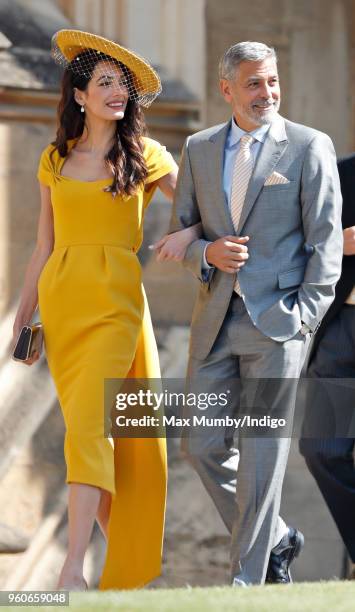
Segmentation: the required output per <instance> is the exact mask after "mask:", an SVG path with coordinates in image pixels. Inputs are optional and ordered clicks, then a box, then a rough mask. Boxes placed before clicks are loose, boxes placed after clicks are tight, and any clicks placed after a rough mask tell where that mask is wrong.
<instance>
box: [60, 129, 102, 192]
mask: <svg viewBox="0 0 355 612" xmlns="http://www.w3.org/2000/svg"><path fill="white" fill-rule="evenodd" d="M77 140H78V138H71V139H69V140H67V145H68V147H69V151H68V153H67V155H66V156H65V157H63V158H62V159H61V160H60V163H59V168H58V176H59V177H60V178H63V179H66V180H67V181H75V182H76V183H84V184H87V185H95V183H104V182H106V181H112V178H113V177H111V178H104V179H97V180H95V181H84V180H83V179H77V178H74V177H72V176H67V175H65V174H62V168H63V166H64V164H65V161H66V159H67V157H68V154H69V153H70V151H71V150H72V148H73V147H74V144H75V142H76V141H77Z"/></svg>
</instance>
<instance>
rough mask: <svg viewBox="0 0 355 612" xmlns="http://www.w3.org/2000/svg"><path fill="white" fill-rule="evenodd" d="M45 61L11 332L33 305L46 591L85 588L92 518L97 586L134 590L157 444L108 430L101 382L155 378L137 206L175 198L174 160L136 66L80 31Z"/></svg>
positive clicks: (156, 510)
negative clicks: (64, 522) (57, 413)
mask: <svg viewBox="0 0 355 612" xmlns="http://www.w3.org/2000/svg"><path fill="white" fill-rule="evenodd" d="M52 55H53V57H54V59H55V61H57V63H60V64H62V65H64V66H65V68H66V69H65V72H64V75H63V81H62V95H61V100H60V102H59V106H58V117H59V127H58V131H57V136H56V140H55V142H54V143H52V144H50V145H49V146H48V147H47V148H46V149H45V150H44V151H43V153H42V156H41V160H40V164H39V169H38V179H39V182H40V192H41V213H40V218H39V226H38V238H37V245H36V248H35V250H34V253H33V255H32V257H31V260H30V263H29V265H28V268H27V271H26V277H25V283H24V288H23V291H22V295H21V301H20V305H19V308H18V312H17V316H16V319H15V323H14V340H15V338H17V336H18V333H19V330H20V329H21V327H22V325H24V324H27V323H28V322H29V321H30V320H31V318H32V316H33V314H34V312H35V310H36V307H37V304H38V307H39V313H40V317H41V321H42V323H43V331H44V342H45V349H46V355H47V360H48V365H49V369H50V372H51V374H52V376H53V379H54V382H55V385H56V389H57V393H58V398H59V401H60V405H61V409H62V412H63V417H64V421H65V426H66V434H65V445H64V454H65V460H66V464H67V483H68V485H69V487H68V488H69V496H68V552H67V556H66V559H65V562H64V565H63V568H62V571H61V574H60V577H59V580H58V585H57V588H61V589H64V588H65V589H70V590H83V589H85V588H87V584H86V581H85V579H84V575H83V563H84V556H85V552H86V550H87V547H88V544H89V541H90V537H91V533H92V529H93V525H94V521H95V519H96V520H97V521H98V523H99V525H100V527H101V529H102V532H103V534H104V535H105V537H106V539H107V554H106V561H105V565H104V569H103V573H102V577H101V581H100V585H99V588H100V589H116V588H120V589H122V588H134V587H140V586H143V585H144V584H146V583H147V582H149V581H150V580H152V579H153V578H155V577H156V576H158V575H159V573H160V567H161V551H162V537H163V525H164V512H165V497H166V447H165V440H164V439H163V438H161V437H160V438H158V437H157V438H135V439H130V438H127V439H124V438H120V439H115V440H114V441H113V440H112V438H108V437H105V435H104V431H103V429H104V425H103V423H104V408H103V396H104V379H105V378H116V379H125V378H134V377H137V378H145V379H149V378H159V377H160V371H159V361H158V353H157V348H156V344H155V339H154V334H153V330H152V325H151V319H150V315H149V309H148V305H147V301H146V298H145V294H144V289H143V286H142V282H141V267H140V264H139V261H138V258H137V251H138V250H139V247H140V245H141V242H142V235H143V233H142V232H143V219H144V212H145V210H146V208H147V206H148V204H149V202H150V200H151V198H152V195H153V193H154V191H155V189H156V187H159V188H160V189H161V190H162V191H163V193H164V194H165V195H166V196H167V197H168V198H169V199H172V196H173V191H174V188H175V183H176V176H177V166H176V164H175V162H174V160H173V158H172V157H171V155H170V154H169V153H167V151H166V149H165V147H163V146H161V145H160V144H159V143H158V142H157V141H155V140H152V139H150V138H146V137H144V119H143V115H142V111H141V106H148V105H149V104H150V103H151V102H152V101H153V100H154V98H155V97H156V95H158V93H159V92H160V89H161V88H160V81H159V78H158V76H157V74H156V73H155V71H154V70H153V68H152V67H151V66H150V65H149V64H147V62H146V61H145V60H143V59H142V58H140V57H139V56H137V55H136V54H134V53H133V52H131V51H128V50H127V49H125V48H123V47H121V46H120V45H117V44H115V43H113V42H111V41H108V40H106V39H104V38H102V37H99V36H95V35H92V34H87V33H85V32H80V31H77V30H61V31H59V32H57V33H56V34H55V35H54V37H53V42H52ZM194 237H196V232H195V229H194V228H189V229H188V230H184V231H183V232H179V233H177V234H174V235H172V236H171V237H169V238H165V240H164V243H165V247H167V246H168V247H169V246H170V247H171V248H170V252H174V253H175V254H176V258H179V257H182V254H183V253H184V250H185V248H186V247H187V245H188V244H189V243H190V242H191V241H192V240H193V238H194ZM167 241H168V242H169V241H170V245H168V244H167ZM168 250H169V248H168ZM37 359H38V354H37V355H35V356H34V357H33V358H31V359H29V360H28V361H27V364H28V365H31V364H32V363H34V362H35V361H36V360H37Z"/></svg>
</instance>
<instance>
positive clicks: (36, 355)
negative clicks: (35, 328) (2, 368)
mask: <svg viewBox="0 0 355 612" xmlns="http://www.w3.org/2000/svg"><path fill="white" fill-rule="evenodd" d="M24 325H30V324H29V323H28V322H20V321H17V320H15V323H14V326H13V330H12V331H13V335H12V342H11V355H12V354H13V352H14V350H15V346H16V342H17V340H18V337H19V335H20V332H21V329H22V327H23V326H24ZM39 357H40V355H39V352H38V351H35V352H34V353H33V355H32V356H31V357H29V358H28V359H26V361H22V363H24V364H26V365H29V366H30V365H32V364H33V363H35V362H36V361H38V360H39ZM18 363H19V362H18Z"/></svg>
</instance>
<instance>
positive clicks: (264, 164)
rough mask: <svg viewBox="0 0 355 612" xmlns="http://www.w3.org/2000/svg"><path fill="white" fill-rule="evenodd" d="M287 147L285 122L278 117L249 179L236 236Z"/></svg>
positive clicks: (271, 127)
mask: <svg viewBox="0 0 355 612" xmlns="http://www.w3.org/2000/svg"><path fill="white" fill-rule="evenodd" d="M287 145H288V140H287V135H286V130H285V120H284V119H283V118H282V117H280V115H278V117H277V119H275V121H274V122H273V123H272V124H271V126H270V129H269V131H268V134H267V136H266V139H265V142H264V144H263V145H262V148H261V151H260V154H259V156H258V158H257V160H256V164H255V168H254V172H253V174H252V177H251V179H250V182H249V185H248V189H247V193H246V196H245V200H244V205H243V210H242V213H241V216H240V221H239V227H238V234H239V235H240V234H241V231H242V229H243V226H244V225H245V222H246V220H247V218H248V217H249V215H250V213H251V211H252V209H253V206H254V204H255V202H256V199H257V197H258V195H259V193H260V191H261V190H262V188H263V185H264V183H265V181H266V179H267V177H268V176H270V174H271V173H272V171H273V169H274V168H275V166H276V164H277V163H278V161H279V159H280V158H281V157H282V155H283V154H284V152H285V149H286V147H287Z"/></svg>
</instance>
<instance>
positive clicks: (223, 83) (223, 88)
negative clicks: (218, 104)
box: [219, 79, 231, 102]
mask: <svg viewBox="0 0 355 612" xmlns="http://www.w3.org/2000/svg"><path fill="white" fill-rule="evenodd" d="M219 89H220V92H221V94H222V96H223V98H224V99H225V100H226V102H230V99H231V91H230V83H229V81H227V79H220V81H219Z"/></svg>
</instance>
